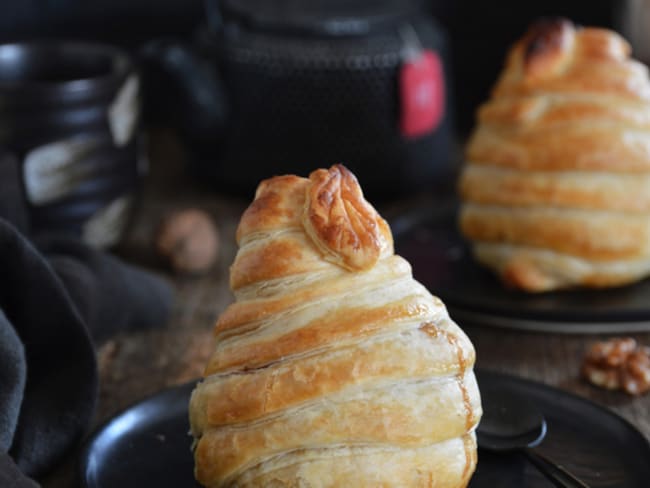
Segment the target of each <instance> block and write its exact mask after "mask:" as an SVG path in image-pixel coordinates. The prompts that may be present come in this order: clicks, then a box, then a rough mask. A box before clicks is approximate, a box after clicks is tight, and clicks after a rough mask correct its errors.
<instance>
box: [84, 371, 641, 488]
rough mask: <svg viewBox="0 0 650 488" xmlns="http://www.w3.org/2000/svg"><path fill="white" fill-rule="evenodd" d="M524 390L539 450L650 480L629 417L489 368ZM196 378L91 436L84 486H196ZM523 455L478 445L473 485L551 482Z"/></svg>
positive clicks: (524, 486)
mask: <svg viewBox="0 0 650 488" xmlns="http://www.w3.org/2000/svg"><path fill="white" fill-rule="evenodd" d="M478 381H479V385H481V384H483V383H484V382H498V384H499V385H500V386H501V387H502V388H506V389H512V390H513V391H515V392H517V393H518V394H523V395H527V396H528V397H529V398H531V399H532V400H533V401H534V402H536V403H537V404H538V405H539V407H540V409H541V410H542V411H543V412H544V414H545V416H546V418H547V422H548V437H547V439H546V440H545V441H544V443H543V444H542V446H541V447H540V448H539V449H540V451H541V452H543V453H544V454H546V455H547V456H550V457H552V458H554V459H555V460H558V461H561V462H562V463H563V464H564V465H565V466H566V467H568V468H569V469H570V470H571V471H573V472H574V473H575V474H576V475H578V476H580V477H582V478H583V479H584V480H585V481H586V482H589V483H590V485H591V486H592V487H594V488H598V487H618V488H637V487H638V488H642V487H647V486H648V480H650V463H649V462H648V460H649V459H650V445H649V444H648V441H647V440H646V439H645V438H644V437H643V436H642V435H641V434H640V433H639V432H638V431H637V430H635V429H634V427H632V426H631V425H630V424H629V423H627V422H626V421H625V420H623V419H621V418H620V417H618V416H616V415H614V414H613V413H611V412H609V411H608V410H605V409H603V408H601V407H599V406H597V405H596V404H594V403H591V402H589V401H587V400H584V399H581V398H579V397H577V396H573V395H570V394H567V393H564V392H562V391H560V390H557V389H553V388H550V387H547V386H544V385H541V384H539V383H533V382H530V381H526V380H522V379H517V378H514V377H511V376H505V375H500V374H496V373H489V372H479V373H478ZM193 387H194V383H190V384H186V385H183V386H180V387H177V388H173V389H169V390H165V391H163V392H161V393H159V394H157V395H154V396H152V397H150V398H148V399H146V400H144V401H142V402H140V403H138V404H136V405H134V406H132V407H131V408H129V409H127V410H125V411H124V412H123V413H121V414H119V415H118V416H116V417H115V418H114V419H113V420H111V421H110V422H108V423H107V424H106V425H105V426H104V427H102V428H101V429H100V430H99V431H97V433H96V434H95V435H94V436H93V437H92V438H91V439H90V441H89V443H88V445H87V447H86V449H85V450H84V452H83V454H82V457H81V478H82V486H83V487H85V488H115V487H119V488H143V487H148V486H155V487H157V488H166V487H169V488H179V487H192V486H198V485H197V484H196V482H195V481H194V477H193V474H192V473H193V471H192V470H193V459H192V454H191V453H190V437H189V436H188V420H187V403H188V401H189V396H190V393H191V391H192V388H193ZM548 486H550V485H549V484H548V482H547V481H546V480H545V479H544V478H542V477H541V475H539V474H538V473H537V472H536V471H535V469H534V468H532V467H531V466H530V465H528V464H527V463H526V462H525V461H524V460H523V459H520V458H519V457H518V456H511V455H490V454H489V453H483V452H479V464H478V469H477V471H476V474H475V475H474V478H473V479H472V482H471V484H470V487H471V488H496V487H499V488H535V487H548Z"/></svg>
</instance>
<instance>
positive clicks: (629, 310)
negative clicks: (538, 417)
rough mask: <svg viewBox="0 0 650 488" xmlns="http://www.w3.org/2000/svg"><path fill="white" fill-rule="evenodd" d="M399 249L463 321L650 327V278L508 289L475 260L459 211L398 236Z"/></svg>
mask: <svg viewBox="0 0 650 488" xmlns="http://www.w3.org/2000/svg"><path fill="white" fill-rule="evenodd" d="M395 249H396V252H397V253H398V254H400V255H402V256H403V257H404V258H405V259H407V260H408V261H409V262H410V263H411V266H412V267H413V275H414V276H415V278H416V279H417V280H418V281H420V282H421V283H422V284H423V285H425V286H426V287H427V288H428V289H429V290H430V291H431V293H433V294H434V295H436V296H438V297H439V298H440V299H441V300H442V301H443V302H445V304H446V305H447V307H448V308H449V311H450V313H451V315H452V316H453V317H454V318H455V319H457V320H458V321H471V322H475V323H478V324H486V325H493V326H499V327H510V328H518V329H527V330H537V331H547V332H565V333H607V332H614V333H621V332H635V331H647V330H650V280H644V281H640V282H638V283H635V284H633V285H628V286H624V287H618V288H608V289H598V290H593V289H581V290H577V289H576V290H562V291H556V292H548V293H532V294H531V293H526V292H523V291H517V290H512V289H509V288H506V287H505V286H504V285H503V284H502V283H501V281H499V279H498V278H497V277H496V276H495V275H494V274H493V273H492V272H491V271H489V270H488V269H486V268H485V267H483V266H481V265H480V264H479V263H477V262H476V261H475V260H474V258H473V257H472V254H471V251H470V249H469V246H468V244H467V243H466V242H465V240H464V239H463V238H462V237H461V236H460V234H459V233H458V230H457V227H456V219H455V213H450V214H447V215H446V216H444V217H439V218H437V219H435V220H434V221H431V222H428V223H426V224H421V225H417V226H414V227H411V228H410V229H408V230H406V231H404V232H402V233H400V234H398V235H397V236H396V241H395Z"/></svg>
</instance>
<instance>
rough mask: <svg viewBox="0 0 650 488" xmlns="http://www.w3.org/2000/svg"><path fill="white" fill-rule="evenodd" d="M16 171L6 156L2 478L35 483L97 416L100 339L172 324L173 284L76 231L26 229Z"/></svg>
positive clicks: (0, 205) (0, 207)
mask: <svg viewBox="0 0 650 488" xmlns="http://www.w3.org/2000/svg"><path fill="white" fill-rule="evenodd" d="M8 168H9V169H8ZM9 172H10V166H8V165H6V164H5V165H3V164H0V176H4V177H3V178H1V179H0V487H1V488H33V487H34V486H38V485H37V484H36V483H35V482H34V481H33V480H32V479H31V478H35V479H37V478H38V477H39V476H40V475H42V474H45V473H46V472H47V471H48V470H51V469H52V468H53V467H54V466H56V463H57V462H59V461H60V460H61V459H62V458H63V456H64V455H65V454H66V452H67V451H69V450H70V448H72V447H73V446H74V445H75V444H77V443H78V442H79V441H80V440H81V437H82V435H83V434H84V432H85V431H86V429H87V428H88V425H89V424H90V421H91V419H92V415H93V413H94V408H95V401H96V397H97V387H98V385H97V365H96V360H95V350H94V347H93V346H94V344H93V343H95V344H96V343H99V342H101V341H102V340H105V339H107V338H108V337H110V336H111V335H112V334H115V333H116V332H118V331H122V330H127V329H135V328H146V327H154V326H162V325H164V324H165V322H166V319H167V317H168V314H169V311H170V307H171V303H172V289H171V287H170V286H169V284H168V283H166V282H165V281H163V280H162V279H160V278H159V277H157V276H155V275H153V274H151V273H148V272H146V271H144V270H141V269H138V268H135V267H133V266H129V265H127V264H125V263H123V262H121V261H120V260H119V259H117V258H115V257H112V256H110V255H108V254H105V253H102V252H100V251H97V250H94V249H91V248H89V247H87V246H86V245H84V244H83V243H81V242H79V241H78V240H76V239H74V238H71V237H62V236H52V235H49V236H39V237H38V238H32V239H28V238H27V237H25V236H24V235H23V234H22V233H21V232H20V231H19V230H18V229H17V228H16V226H15V225H14V223H15V224H17V225H18V226H20V227H21V230H22V231H24V232H26V231H27V228H28V226H27V225H25V221H26V219H24V218H23V215H22V212H21V208H20V201H19V200H16V197H15V196H12V197H11V198H8V197H7V195H8V194H9V193H8V192H10V191H14V193H15V194H16V195H19V194H20V188H17V187H16V186H14V184H12V183H11V179H9V178H5V177H7V175H8V174H9ZM14 173H15V172H14ZM14 176H15V174H14ZM3 217H4V218H3ZM7 218H9V219H11V222H10V221H8V220H6V219H7Z"/></svg>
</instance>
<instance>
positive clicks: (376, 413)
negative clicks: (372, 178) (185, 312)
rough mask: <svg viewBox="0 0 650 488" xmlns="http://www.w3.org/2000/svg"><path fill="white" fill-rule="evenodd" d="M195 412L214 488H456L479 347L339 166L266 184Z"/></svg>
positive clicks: (466, 447) (469, 440)
mask: <svg viewBox="0 0 650 488" xmlns="http://www.w3.org/2000/svg"><path fill="white" fill-rule="evenodd" d="M237 242H238V244H239V251H238V253H237V256H236V258H235V262H234V263H233V265H232V267H231V274H230V284H231V288H232V290H233V292H234V295H235V302H234V303H233V304H232V305H230V306H229V307H228V308H227V309H226V310H225V312H224V313H223V314H222V315H221V317H220V318H219V320H218V322H217V325H216V328H215V334H216V338H217V345H216V350H215V352H214V354H213V355H212V357H211V359H210V361H209V364H208V366H207V368H206V370H205V379H204V381H202V382H201V383H199V384H198V385H197V387H196V389H195V390H194V392H193V394H192V398H191V401H190V423H191V426H192V434H193V435H194V437H195V447H194V457H195V461H196V469H195V474H196V478H197V480H198V481H199V482H200V483H202V484H203V485H204V486H207V487H222V486H237V487H239V488H244V487H310V488H316V487H319V488H325V487H378V486H382V487H386V488H388V487H400V488H405V487H431V486H435V487H438V488H443V487H463V486H466V485H467V483H468V481H469V478H470V477H471V475H472V473H473V471H474V468H475V464H476V442H475V436H474V429H475V427H476V424H477V422H478V420H479V418H480V415H481V406H480V398H479V391H478V388H477V385H476V380H475V377H474V373H473V369H472V368H473V365H474V349H473V347H472V344H471V343H470V341H469V340H468V338H467V337H466V336H465V334H464V333H463V332H462V331H461V330H460V328H459V327H458V326H457V325H456V324H455V323H454V322H452V320H451V319H450V318H449V315H448V314H447V311H446V309H445V307H444V305H443V304H442V303H441V302H440V300H438V299H437V298H435V297H433V296H431V294H430V293H429V292H428V291H427V290H426V289H425V288H424V287H423V286H422V285H420V284H419V283H417V282H416V281H415V280H414V279H413V277H412V274H411V268H410V266H409V264H408V263H407V262H406V261H405V260H404V259H403V258H401V257H399V256H396V255H394V253H393V241H392V236H391V232H390V229H389V228H388V225H387V224H386V222H385V221H384V220H383V219H382V218H381V217H380V216H379V214H378V213H377V212H376V211H375V209H374V208H373V207H372V206H371V205H370V204H369V203H368V202H366V200H365V199H364V198H363V194H362V192H361V189H360V187H359V184H358V183H357V180H356V178H355V177H354V175H353V174H352V173H350V172H349V171H348V170H347V169H346V168H345V167H343V166H341V165H336V166H333V167H332V168H330V169H329V170H325V169H320V170H317V171H314V172H313V173H312V174H311V175H310V176H309V178H300V177H297V176H279V177H275V178H272V179H269V180H266V181H263V182H262V183H261V184H260V186H259V187H258V189H257V193H256V196H255V201H254V202H253V203H252V204H251V205H250V207H249V208H248V209H247V210H246V212H245V213H244V215H243V217H242V219H241V222H240V224H239V228H238V230H237Z"/></svg>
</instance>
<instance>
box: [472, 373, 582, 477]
mask: <svg viewBox="0 0 650 488" xmlns="http://www.w3.org/2000/svg"><path fill="white" fill-rule="evenodd" d="M481 402H482V404H483V417H482V418H481V423H480V424H479V426H478V428H477V430H476V438H477V441H478V446H479V448H480V449H485V450H488V451H493V452H512V451H519V452H521V453H523V454H524V455H525V456H526V458H527V459H528V460H529V461H530V462H531V463H532V464H533V465H534V466H535V467H537V469H538V470H539V471H540V472H541V473H542V474H543V475H544V476H546V478H548V479H549V480H550V481H551V482H552V483H553V484H554V485H555V486H558V487H560V488H589V486H588V485H587V484H586V483H585V482H584V481H581V480H579V479H578V478H576V477H575V476H574V475H572V474H571V473H569V472H568V471H567V470H566V469H564V468H563V467H562V466H561V465H558V464H557V463H555V462H553V461H551V460H550V459H549V458H547V457H545V456H543V455H541V454H539V453H537V452H535V451H533V450H532V448H533V447H536V446H538V445H539V444H540V443H541V442H542V440H544V437H545V436H546V420H545V419H544V416H543V415H542V413H541V412H540V411H539V409H538V408H537V407H536V406H535V405H534V404H533V403H532V402H531V401H530V400H528V399H527V398H526V397H523V396H520V395H516V394H515V393H513V392H511V391H509V390H505V389H502V388H499V386H498V385H496V384H491V383H489V382H486V383H482V384H481Z"/></svg>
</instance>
